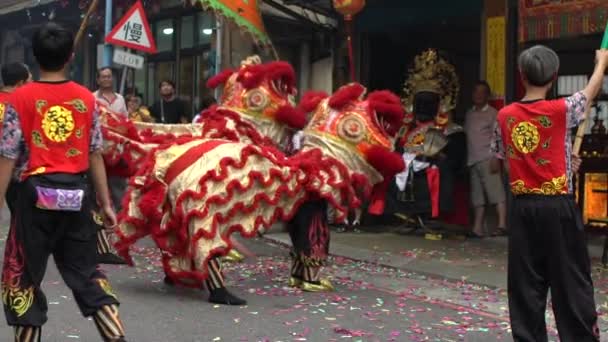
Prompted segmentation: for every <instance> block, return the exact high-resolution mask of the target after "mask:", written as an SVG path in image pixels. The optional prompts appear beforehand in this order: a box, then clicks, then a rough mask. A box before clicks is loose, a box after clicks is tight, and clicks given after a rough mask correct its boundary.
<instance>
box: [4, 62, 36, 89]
mask: <svg viewBox="0 0 608 342" xmlns="http://www.w3.org/2000/svg"><path fill="white" fill-rule="evenodd" d="M28 78H30V69H29V68H28V67H27V65H25V64H23V63H18V62H17V63H9V64H5V65H3V66H2V83H4V85H5V86H7V87H14V86H16V85H17V83H19V82H25V81H27V79H28Z"/></svg>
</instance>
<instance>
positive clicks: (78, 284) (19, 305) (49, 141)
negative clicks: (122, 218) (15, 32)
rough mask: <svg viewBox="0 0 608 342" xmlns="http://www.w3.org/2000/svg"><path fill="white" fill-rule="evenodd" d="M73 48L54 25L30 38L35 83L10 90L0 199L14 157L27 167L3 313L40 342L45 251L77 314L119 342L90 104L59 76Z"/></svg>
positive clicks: (9, 248)
mask: <svg viewBox="0 0 608 342" xmlns="http://www.w3.org/2000/svg"><path fill="white" fill-rule="evenodd" d="M73 44H74V35H73V34H72V32H70V31H68V30H66V29H65V28H63V27H61V26H60V25H57V24H54V23H47V24H45V25H44V26H42V27H41V28H40V29H39V30H38V31H37V32H36V33H35V34H34V37H33V40H32V47H33V51H34V56H35V57H36V60H37V61H38V63H39V64H40V70H41V75H40V76H41V77H40V81H39V82H35V83H30V84H28V85H25V86H23V87H21V88H19V89H17V90H16V91H15V92H14V93H13V94H12V96H11V98H10V103H11V106H10V107H9V109H8V110H7V111H6V113H5V116H4V123H3V127H2V141H1V143H0V195H2V196H0V198H3V197H4V195H5V193H6V190H7V186H8V184H9V181H10V179H11V176H12V173H13V169H14V167H15V161H16V160H17V159H18V158H20V157H21V158H22V160H24V162H25V163H24V167H23V169H22V172H20V183H18V184H17V187H18V196H17V199H16V202H15V219H14V220H12V224H11V229H10V233H9V237H8V239H7V243H6V249H5V257H4V267H3V271H2V298H3V302H4V311H5V314H6V318H7V321H8V324H9V325H11V326H14V327H15V341H19V342H21V341H27V342H29V341H40V336H41V327H42V325H43V324H44V323H46V321H47V309H48V308H47V299H46V297H45V296H44V293H43V292H42V290H41V288H40V284H41V282H42V280H43V278H44V273H45V271H46V265H47V262H48V259H49V256H50V255H51V254H52V255H53V258H54V260H55V263H56V264H57V269H58V270H59V272H60V273H61V275H62V277H63V279H64V281H65V282H66V284H67V285H68V287H70V289H71V290H72V291H73V293H74V297H75V298H76V301H77V303H78V306H79V307H80V310H81V312H82V314H83V315H84V316H86V317H93V320H94V322H95V324H96V325H97V327H98V329H99V332H100V334H101V335H102V337H103V339H104V341H125V340H124V329H123V325H122V323H121V321H120V318H119V316H118V304H119V303H118V301H117V299H116V295H115V294H114V293H113V291H112V288H111V286H110V284H109V283H108V280H107V279H106V277H105V276H104V275H103V274H101V272H99V271H97V268H96V264H97V263H96V249H95V246H96V239H95V233H96V232H95V227H94V225H93V224H92V223H91V220H92V218H91V215H90V203H91V200H90V199H89V197H90V196H91V195H90V189H89V186H88V184H89V181H88V179H87V171H89V169H90V174H91V177H92V182H93V184H94V185H95V188H96V190H97V193H98V195H99V198H100V199H101V202H102V213H103V215H104V220H105V222H106V225H107V226H115V225H116V215H115V213H114V211H113V209H112V207H111V203H110V198H109V193H108V185H107V182H106V174H105V168H104V164H103V159H102V156H101V149H102V136H101V129H100V125H99V120H98V112H97V110H96V105H95V99H94V98H93V96H92V95H91V93H90V92H89V91H88V90H87V89H86V88H84V87H82V86H80V85H78V84H76V83H74V82H71V81H69V80H68V79H66V77H65V74H66V69H67V64H68V62H69V61H70V60H71V58H72V56H73V52H72V46H73Z"/></svg>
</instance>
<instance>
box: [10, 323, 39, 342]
mask: <svg viewBox="0 0 608 342" xmlns="http://www.w3.org/2000/svg"><path fill="white" fill-rule="evenodd" d="M41 334H42V329H41V328H40V327H32V326H17V327H15V342H40V337H41V336H40V335H41Z"/></svg>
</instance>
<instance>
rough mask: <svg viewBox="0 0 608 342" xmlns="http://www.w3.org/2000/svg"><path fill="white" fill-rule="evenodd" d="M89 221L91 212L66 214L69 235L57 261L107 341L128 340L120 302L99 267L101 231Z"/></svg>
mask: <svg viewBox="0 0 608 342" xmlns="http://www.w3.org/2000/svg"><path fill="white" fill-rule="evenodd" d="M89 222H90V215H89V212H87V211H84V212H81V213H77V214H76V213H74V214H66V215H65V217H64V219H63V220H62V224H63V228H64V231H65V235H64V237H63V239H62V240H61V241H59V242H58V244H57V246H56V248H55V251H54V253H53V256H54V259H55V263H56V264H57V269H58V270H59V272H60V273H61V276H62V277H63V280H64V281H65V283H66V285H67V286H68V287H69V288H70V289H71V290H72V292H73V294H74V299H75V300H76V303H77V304H78V306H79V308H80V311H81V312H82V314H83V315H84V316H85V317H91V316H92V317H93V320H94V321H95V324H96V326H97V328H98V330H99V333H100V335H101V337H102V338H103V340H104V341H106V342H109V341H124V336H125V333H124V327H123V324H122V322H121V320H120V317H119V315H118V304H119V303H118V300H117V298H116V295H115V294H114V292H113V290H112V287H111V286H110V283H109V282H108V280H107V278H106V277H105V275H104V274H103V273H101V272H100V271H98V269H97V260H96V259H97V253H96V250H95V247H96V243H97V239H96V236H97V235H96V234H97V232H96V227H94V226H93V225H91V224H90V223H89ZM87 223H89V224H87Z"/></svg>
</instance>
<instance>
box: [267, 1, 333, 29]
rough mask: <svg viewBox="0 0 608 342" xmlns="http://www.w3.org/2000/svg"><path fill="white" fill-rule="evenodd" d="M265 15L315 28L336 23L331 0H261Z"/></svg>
mask: <svg viewBox="0 0 608 342" xmlns="http://www.w3.org/2000/svg"><path fill="white" fill-rule="evenodd" d="M261 10H262V13H264V14H265V15H270V16H275V17H281V18H284V19H289V20H293V21H298V22H300V23H302V24H305V25H308V26H312V27H314V28H315V29H318V30H319V29H320V30H326V29H330V30H331V29H333V28H335V27H336V26H337V25H338V22H337V20H336V18H337V16H336V14H337V13H336V12H335V11H334V10H333V7H332V4H331V0H263V2H262V6H261Z"/></svg>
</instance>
